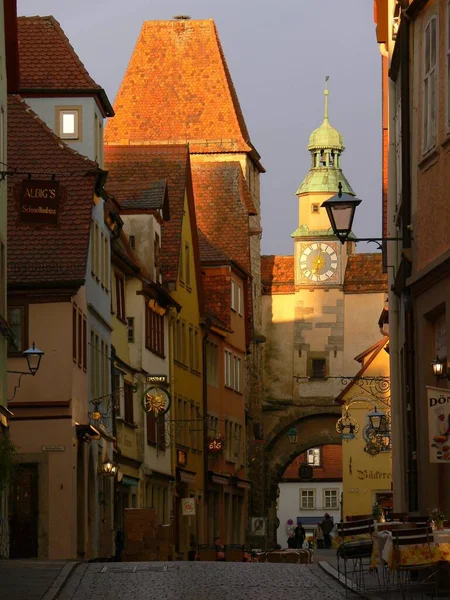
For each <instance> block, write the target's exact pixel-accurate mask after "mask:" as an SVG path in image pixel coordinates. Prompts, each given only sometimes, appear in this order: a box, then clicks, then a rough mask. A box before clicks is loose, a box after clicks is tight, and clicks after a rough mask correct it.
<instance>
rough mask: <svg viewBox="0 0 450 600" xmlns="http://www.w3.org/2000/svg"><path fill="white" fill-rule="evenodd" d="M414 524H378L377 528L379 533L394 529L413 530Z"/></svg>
mask: <svg viewBox="0 0 450 600" xmlns="http://www.w3.org/2000/svg"><path fill="white" fill-rule="evenodd" d="M415 528H416V523H409V522H406V523H380V524H379V525H378V527H377V530H378V532H380V531H394V530H395V529H415Z"/></svg>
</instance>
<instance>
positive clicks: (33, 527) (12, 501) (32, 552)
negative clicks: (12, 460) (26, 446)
mask: <svg viewBox="0 0 450 600" xmlns="http://www.w3.org/2000/svg"><path fill="white" fill-rule="evenodd" d="M38 523H39V465H38V464H37V463H30V464H21V465H19V467H18V468H17V471H16V473H15V474H14V477H13V479H12V480H11V482H10V491H9V532H10V535H9V538H10V547H9V556H10V558H37V557H38V551H39V542H38V530H39V526H38Z"/></svg>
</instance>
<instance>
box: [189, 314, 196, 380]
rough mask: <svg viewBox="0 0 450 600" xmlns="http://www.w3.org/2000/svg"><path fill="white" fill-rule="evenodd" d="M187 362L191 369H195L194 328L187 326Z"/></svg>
mask: <svg viewBox="0 0 450 600" xmlns="http://www.w3.org/2000/svg"><path fill="white" fill-rule="evenodd" d="M189 361H190V365H191V369H195V356H194V328H193V327H192V325H189Z"/></svg>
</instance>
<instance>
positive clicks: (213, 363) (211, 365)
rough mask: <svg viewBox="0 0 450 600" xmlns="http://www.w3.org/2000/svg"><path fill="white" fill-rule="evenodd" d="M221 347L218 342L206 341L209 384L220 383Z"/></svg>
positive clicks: (215, 385) (215, 384) (207, 378)
mask: <svg viewBox="0 0 450 600" xmlns="http://www.w3.org/2000/svg"><path fill="white" fill-rule="evenodd" d="M218 371H219V348H218V346H217V344H214V343H213V342H210V341H209V340H208V341H207V342H206V380H207V382H208V385H213V386H214V387H217V386H218V385H219V373H218Z"/></svg>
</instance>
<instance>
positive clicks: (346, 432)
mask: <svg viewBox="0 0 450 600" xmlns="http://www.w3.org/2000/svg"><path fill="white" fill-rule="evenodd" d="M336 431H337V433H339V435H340V436H341V439H343V440H347V441H349V440H353V439H355V436H356V434H357V433H358V431H359V423H358V421H357V420H356V419H355V418H354V417H352V416H351V415H350V413H349V412H348V410H346V411H345V413H344V415H343V416H342V417H341V418H340V419H338V420H337V423H336Z"/></svg>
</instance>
